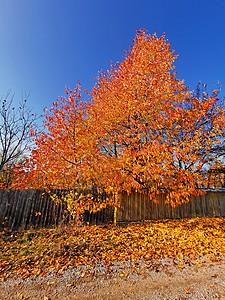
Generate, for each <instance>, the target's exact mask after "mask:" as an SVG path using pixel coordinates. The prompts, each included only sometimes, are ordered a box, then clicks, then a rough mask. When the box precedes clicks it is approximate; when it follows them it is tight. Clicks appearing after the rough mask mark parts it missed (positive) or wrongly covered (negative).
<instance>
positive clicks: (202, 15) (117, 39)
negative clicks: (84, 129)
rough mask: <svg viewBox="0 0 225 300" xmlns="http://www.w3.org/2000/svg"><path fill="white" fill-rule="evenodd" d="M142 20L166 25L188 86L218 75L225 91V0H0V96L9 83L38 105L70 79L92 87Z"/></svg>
mask: <svg viewBox="0 0 225 300" xmlns="http://www.w3.org/2000/svg"><path fill="white" fill-rule="evenodd" d="M137 28H144V29H147V30H148V33H150V34H153V33H155V32H156V33H157V34H158V36H161V35H162V34H163V33H164V32H165V34H166V38H167V39H168V41H169V42H170V43H171V44H172V46H171V48H172V49H174V50H175V53H176V54H178V55H179V58H178V59H177V61H176V63H175V65H176V66H177V68H176V70H177V72H178V75H177V77H178V78H180V79H184V80H185V82H186V84H187V85H188V86H190V88H191V89H194V88H195V87H196V84H197V83H198V81H199V80H201V81H202V82H204V83H207V84H208V85H209V86H210V87H211V86H212V85H213V84H215V83H216V82H217V81H218V80H219V81H220V83H221V84H222V85H223V89H222V95H224V94H225V92H224V91H225V1H224V0H214V1H212V0H210V1H209V0H205V1H199V0H188V1H182V0H137V1H132V0H110V1H109V0H0V96H1V95H5V94H6V92H7V91H8V90H9V89H11V90H12V91H13V92H15V93H16V96H15V98H16V99H18V100H21V97H22V95H23V94H24V93H25V92H29V91H30V92H31V94H30V98H29V102H28V103H29V105H30V106H31V107H32V108H33V110H34V111H35V112H37V113H42V108H43V107H44V106H47V107H51V103H52V102H53V101H55V100H56V98H57V96H62V95H64V90H65V86H66V85H67V86H68V87H70V88H74V87H75V86H76V82H77V81H78V80H79V81H80V82H81V84H82V86H83V87H84V89H86V88H87V89H88V90H90V89H91V87H92V86H93V84H94V78H95V77H96V75H97V73H98V71H100V70H101V69H103V70H104V71H106V70H107V69H109V67H110V61H113V62H114V63H115V62H117V61H122V59H123V57H124V48H125V49H128V47H129V44H131V43H132V40H133V38H134V37H135V32H136V30H137Z"/></svg>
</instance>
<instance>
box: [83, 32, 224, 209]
mask: <svg viewBox="0 0 225 300" xmlns="http://www.w3.org/2000/svg"><path fill="white" fill-rule="evenodd" d="M133 42H134V44H133V46H132V47H131V48H130V50H129V51H128V52H127V53H126V57H125V59H124V61H123V62H121V63H117V64H116V65H112V66H111V70H110V71H107V72H106V73H104V72H101V73H100V74H99V77H98V80H97V83H96V85H95V87H94V88H93V91H92V100H93V104H92V106H91V107H90V110H89V115H90V118H91V119H92V124H93V126H95V129H94V131H95V132H96V136H97V140H98V147H99V149H100V153H101V155H102V161H103V162H104V163H103V168H104V172H103V173H104V174H105V176H104V177H103V178H102V179H101V180H102V182H103V185H104V186H105V187H106V188H109V189H110V188H111V189H113V190H115V191H118V190H126V191H128V192H130V190H131V189H132V188H134V189H138V190H139V191H143V192H144V191H146V190H147V191H148V194H149V196H150V197H152V199H153V200H154V201H157V194H158V193H164V194H166V201H167V202H168V203H170V204H171V205H172V206H176V205H178V204H181V203H182V202H187V201H189V200H190V196H191V195H199V194H201V193H202V191H201V190H199V189H198V183H199V182H200V181H203V180H204V173H203V172H201V171H203V170H204V168H205V167H206V166H207V165H211V164H213V163H216V162H217V160H218V158H217V156H216V155H215V153H214V149H216V148H218V147H219V145H222V144H223V142H224V120H225V118H224V107H220V106H219V105H218V102H219V98H218V97H217V94H218V92H217V91H214V92H213V94H212V95H211V96H208V95H207V94H206V93H203V94H202V95H199V97H197V96H194V95H193V93H192V92H190V91H188V90H187V88H186V86H185V85H184V82H183V81H181V80H179V79H177V78H176V73H175V72H174V69H175V67H174V64H173V63H174V60H175V58H176V56H175V55H174V53H173V51H171V50H170V44H169V43H167V41H166V40H165V36H162V37H161V38H157V36H156V35H153V36H150V35H147V34H146V32H145V31H143V30H141V31H139V32H137V35H136V38H135V40H134V41H133Z"/></svg>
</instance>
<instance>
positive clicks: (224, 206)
mask: <svg viewBox="0 0 225 300" xmlns="http://www.w3.org/2000/svg"><path fill="white" fill-rule="evenodd" d="M158 197H159V198H158V199H159V202H160V203H159V204H157V203H154V202H152V200H150V199H149V198H148V196H147V195H145V194H140V193H138V192H135V191H134V192H132V193H131V194H130V195H127V193H122V198H121V199H122V200H121V206H120V208H118V210H117V221H118V223H127V222H137V221H145V220H158V219H177V218H191V217H225V189H217V191H213V190H208V191H207V193H206V194H205V195H203V196H198V197H193V198H192V201H190V202H189V203H187V204H182V205H180V206H178V207H176V208H172V207H171V206H170V205H169V204H165V203H164V201H165V198H164V196H163V195H159V196H158ZM66 208H67V206H66V204H65V203H55V202H54V201H52V200H51V198H50V197H49V195H48V194H46V193H44V192H43V191H42V190H0V229H1V230H2V229H4V228H7V229H9V230H15V229H18V228H21V229H26V228H29V227H30V226H32V227H34V228H40V227H51V226H56V225H58V224H59V223H61V222H68V221H69V220H70V219H71V216H70V214H69V213H68V212H67V210H66ZM113 211H114V210H113V208H112V207H107V208H106V209H104V210H102V211H100V212H98V213H96V214H93V213H91V214H90V213H88V212H87V213H86V214H85V216H84V220H85V221H86V222H89V224H107V223H110V222H112V221H113Z"/></svg>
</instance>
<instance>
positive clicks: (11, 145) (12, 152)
mask: <svg viewBox="0 0 225 300" xmlns="http://www.w3.org/2000/svg"><path fill="white" fill-rule="evenodd" d="M13 98H14V95H11V92H10V91H9V92H8V93H7V95H6V97H4V98H3V97H2V99H1V106H0V176H1V178H0V181H1V185H4V186H5V187H7V186H8V184H9V182H10V177H11V171H12V166H13V165H14V164H16V163H17V162H19V161H20V160H21V159H22V158H23V157H24V156H25V155H27V154H28V152H29V149H30V147H31V146H32V136H30V129H31V126H33V127H36V126H37V125H36V121H37V119H38V118H39V117H38V116H37V114H34V113H32V110H31V109H30V108H29V107H28V106H27V100H26V99H24V100H22V101H21V102H20V103H19V105H18V106H17V107H14V106H13Z"/></svg>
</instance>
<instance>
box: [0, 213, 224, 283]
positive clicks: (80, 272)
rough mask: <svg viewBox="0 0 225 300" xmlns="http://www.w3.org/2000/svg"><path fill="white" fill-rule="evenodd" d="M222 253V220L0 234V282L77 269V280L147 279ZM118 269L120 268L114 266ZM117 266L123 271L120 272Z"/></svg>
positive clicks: (194, 219)
mask: <svg viewBox="0 0 225 300" xmlns="http://www.w3.org/2000/svg"><path fill="white" fill-rule="evenodd" d="M224 253H225V219H223V218H192V219H181V220H161V221H155V222H149V223H145V224H129V225H126V226H117V227H115V226H112V225H107V226H106V225H104V226H96V225H95V226H83V227H79V228H75V227H72V226H59V227H58V228H56V229H39V230H24V231H13V232H7V231H6V232H2V233H1V234H0V277H1V279H2V281H5V280H6V279H7V278H10V277H13V278H17V277H22V278H29V277H32V276H46V275H47V274H49V272H50V270H51V272H52V270H53V272H54V274H55V275H57V276H59V277H60V276H62V274H63V272H64V271H66V270H70V269H71V268H76V270H77V272H76V276H79V277H80V278H83V277H85V276H96V268H97V266H99V265H101V266H104V268H105V270H106V271H105V272H106V274H110V273H111V274H112V273H113V272H116V271H118V270H117V269H119V272H120V278H121V279H126V278H127V277H128V274H129V273H132V272H136V273H138V274H140V275H143V276H146V274H145V269H151V270H155V271H156V272H159V271H160V270H162V269H163V268H164V266H163V264H162V262H164V263H165V262H169V263H172V264H174V265H176V266H178V267H179V269H180V270H182V269H183V268H184V267H185V266H188V265H192V264H201V265H203V266H206V265H204V263H206V262H210V261H212V262H215V261H220V259H221V258H223V256H224ZM118 265H120V268H117V266H118ZM121 265H122V266H123V268H121Z"/></svg>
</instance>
